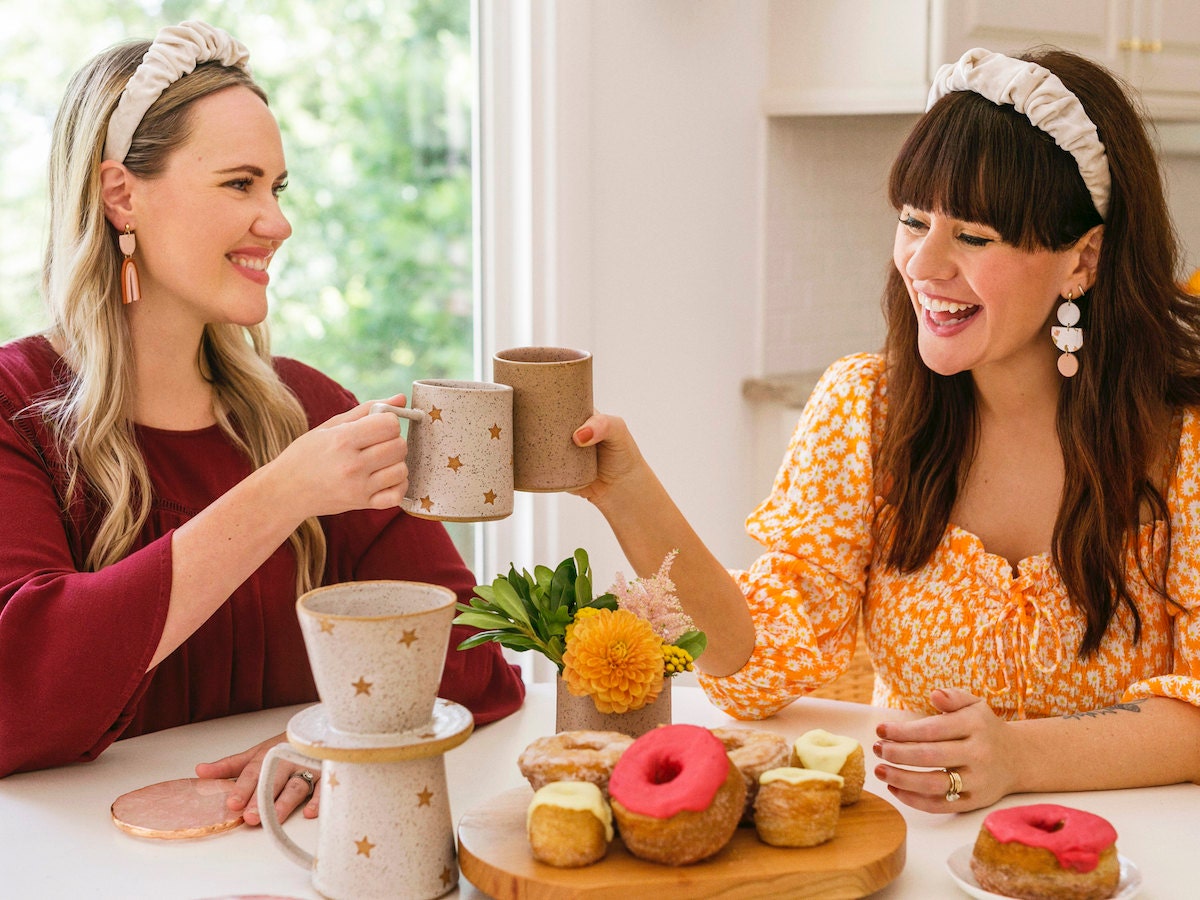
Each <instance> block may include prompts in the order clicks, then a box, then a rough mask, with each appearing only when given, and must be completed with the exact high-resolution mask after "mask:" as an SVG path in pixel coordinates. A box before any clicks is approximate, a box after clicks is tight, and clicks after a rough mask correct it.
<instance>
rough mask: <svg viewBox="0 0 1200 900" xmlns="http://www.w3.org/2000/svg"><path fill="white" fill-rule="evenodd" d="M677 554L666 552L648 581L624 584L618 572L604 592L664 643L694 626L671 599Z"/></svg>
mask: <svg viewBox="0 0 1200 900" xmlns="http://www.w3.org/2000/svg"><path fill="white" fill-rule="evenodd" d="M678 554H679V551H678V550H672V551H671V552H670V553H668V554H667V556H666V559H664V560H663V561H662V565H661V566H659V567H658V571H657V572H655V573H654V574H653V575H652V576H651V577H649V578H635V579H634V580H633V581H632V582H627V581H626V580H625V576H624V575H622V574H621V573H620V572H618V573H617V580H616V583H615V584H613V586H612V587H610V588H609V589H608V592H609V593H610V594H612V595H613V596H615V597H616V598H617V606H618V607H620V608H621V609H625V610H628V611H629V612H631V613H633V614H634V615H635V616H637V617H638V618H640V619H645V620H646V621H647V622H649V623H650V627H652V628H653V629H654V632H655V634H657V635H658V636H659V637H660V638H662V639H663V640H664V641H665V642H666V643H668V644H673V643H675V641H677V640H679V638H680V637H681V636H682V635H683V634H684V633H685V632H688V631H692V630H694V629H695V627H696V626H695V624H694V623H693V622H692V619H691V617H690V616H689V615H688V614H687V613H685V612H684V611H683V607H682V606H681V605H680V603H679V598H678V597H676V596H675V582H673V581H672V580H671V576H670V574H669V573H670V571H671V564H672V563H673V562H675V557H676V556H677V555H678Z"/></svg>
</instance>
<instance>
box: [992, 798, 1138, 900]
mask: <svg viewBox="0 0 1200 900" xmlns="http://www.w3.org/2000/svg"><path fill="white" fill-rule="evenodd" d="M971 871H972V872H974V873H975V878H976V880H978V882H979V885H980V887H982V888H983V889H984V890H987V891H991V892H993V893H996V894H1003V895H1004V896H1006V897H1017V898H1021V900H1059V898H1069V900H1104V898H1107V897H1111V896H1113V894H1115V893H1116V892H1117V886H1118V885H1119V884H1120V881H1121V865H1120V861H1119V860H1118V858H1117V830H1116V829H1115V828H1113V826H1112V824H1111V823H1110V822H1108V821H1107V820H1106V819H1103V818H1101V817H1100V816H1097V815H1094V814H1092V813H1089V812H1084V811H1083V810H1081V809H1072V808H1071V807H1069V806H1058V805H1056V804H1053V803H1033V804H1029V805H1027V806H1014V807H1010V808H1008V809H998V810H996V811H995V812H992V813H988V816H987V818H985V819H984V820H983V825H981V826H980V828H979V835H978V837H976V839H975V849H974V850H973V851H972V854H971Z"/></svg>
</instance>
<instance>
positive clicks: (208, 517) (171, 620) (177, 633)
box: [150, 466, 303, 668]
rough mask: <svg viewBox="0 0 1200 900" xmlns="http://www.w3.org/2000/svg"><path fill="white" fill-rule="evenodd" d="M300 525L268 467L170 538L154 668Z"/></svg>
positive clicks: (284, 492) (285, 495)
mask: <svg viewBox="0 0 1200 900" xmlns="http://www.w3.org/2000/svg"><path fill="white" fill-rule="evenodd" d="M301 521H303V517H302V516H301V515H300V514H299V513H297V512H296V511H294V509H293V505H292V504H291V503H290V502H289V497H288V496H287V493H286V486H285V485H281V484H280V479H278V478H277V477H275V473H274V472H273V471H272V468H271V467H270V466H267V467H264V468H262V469H259V470H257V471H256V472H254V473H253V474H251V475H250V476H249V477H247V478H246V479H245V480H243V481H242V482H240V483H239V484H237V485H235V486H234V487H233V488H231V489H230V490H229V491H227V492H226V493H225V494H224V495H222V496H221V497H220V498H218V499H217V500H216V501H214V502H213V503H212V504H211V505H210V506H208V507H207V508H206V509H204V510H203V511H202V512H200V513H199V514H198V515H197V516H195V518H193V519H192V520H191V521H189V522H187V523H186V524H185V525H183V526H181V527H180V528H178V529H177V530H176V531H175V533H174V535H173V538H172V545H171V546H172V549H171V599H170V606H169V607H168V610H167V618H166V621H165V623H164V626H163V631H162V637H161V638H160V640H159V644H158V648H157V649H156V650H155V653H154V657H153V659H152V660H151V662H150V667H151V668H153V667H154V666H156V665H158V664H159V663H160V662H162V660H163V659H165V658H166V657H167V656H168V655H170V653H171V652H172V651H174V650H175V648H177V647H178V646H179V645H180V644H182V643H183V642H184V641H186V640H187V639H188V637H190V636H191V635H192V634H193V633H194V632H195V631H196V629H198V628H199V627H200V626H201V625H203V624H204V622H205V621H207V620H208V618H209V617H210V616H211V615H212V614H213V612H215V611H216V610H217V609H218V608H219V607H220V606H221V604H222V603H224V602H225V601H226V600H227V599H228V598H229V596H230V595H231V594H232V593H233V592H234V591H235V590H236V589H237V587H238V586H239V585H240V584H242V582H244V581H245V580H246V579H247V578H249V577H250V576H251V575H252V574H254V572H255V570H257V569H258V568H259V566H261V565H262V564H263V563H264V562H265V561H266V560H267V559H268V558H269V557H270V556H271V554H272V553H274V552H275V551H276V550H277V549H278V548H279V546H280V545H281V544H282V543H283V542H284V541H286V540H287V538H288V536H289V535H290V534H291V533H292V532H293V531H294V530H295V529H296V528H297V527H298V526H299V524H300V522H301Z"/></svg>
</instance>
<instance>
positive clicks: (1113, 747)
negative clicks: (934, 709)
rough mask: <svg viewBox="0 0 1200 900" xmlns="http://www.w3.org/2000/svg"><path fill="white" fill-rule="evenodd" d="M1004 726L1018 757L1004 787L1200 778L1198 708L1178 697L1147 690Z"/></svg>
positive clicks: (1106, 786)
mask: <svg viewBox="0 0 1200 900" xmlns="http://www.w3.org/2000/svg"><path fill="white" fill-rule="evenodd" d="M1009 727H1011V728H1013V729H1014V731H1015V732H1016V736H1017V738H1018V740H1016V741H1014V742H1013V743H1014V745H1015V746H1016V747H1018V748H1019V750H1018V756H1019V759H1018V761H1017V762H1018V764H1017V765H1016V766H1015V767H1014V774H1015V778H1016V783H1015V784H1014V786H1013V788H1012V789H1011V790H1010V791H1007V792H1006V793H1018V792H1020V793H1045V792H1059V791H1083V790H1111V789H1117V788H1131V787H1145V786H1148V785H1157V784H1177V783H1179V782H1183V781H1196V782H1200V709H1197V708H1196V707H1194V706H1192V705H1191V704H1188V703H1184V702H1183V701H1181V700H1172V699H1167V698H1163V697H1151V698H1149V699H1146V700H1140V701H1136V702H1134V703H1121V704H1116V705H1114V706H1110V707H1107V708H1105V709H1099V710H1094V711H1091V712H1085V713H1075V714H1072V715H1068V716H1060V717H1058V718H1046V719H1030V720H1025V721H1021V722H1013V723H1011V725H1010V726H1009Z"/></svg>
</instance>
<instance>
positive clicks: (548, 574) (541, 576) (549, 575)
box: [533, 566, 554, 597]
mask: <svg viewBox="0 0 1200 900" xmlns="http://www.w3.org/2000/svg"><path fill="white" fill-rule="evenodd" d="M533 574H534V577H535V578H536V579H537V585H538V592H539V593H540V594H542V595H543V596H544V597H549V595H550V582H551V581H553V580H554V570H553V569H551V568H550V567H549V566H534V567H533Z"/></svg>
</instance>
